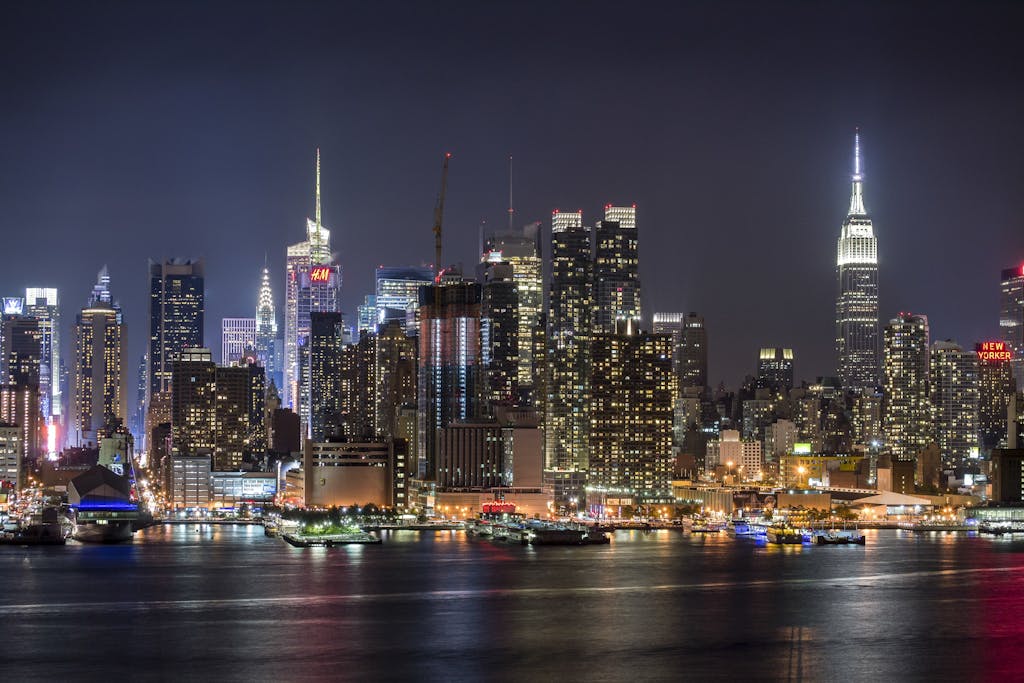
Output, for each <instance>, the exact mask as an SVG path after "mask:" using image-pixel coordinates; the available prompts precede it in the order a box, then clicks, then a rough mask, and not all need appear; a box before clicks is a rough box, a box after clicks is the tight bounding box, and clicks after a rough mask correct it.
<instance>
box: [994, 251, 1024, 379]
mask: <svg viewBox="0 0 1024 683" xmlns="http://www.w3.org/2000/svg"><path fill="white" fill-rule="evenodd" d="M1000 281H1001V282H1000V301H999V332H1000V335H1001V338H1002V340H1003V341H1004V342H1006V344H1007V346H1009V347H1010V348H1009V350H1010V351H1011V352H1012V353H1013V358H1012V359H1011V360H1010V367H1011V369H1012V372H1013V376H1014V379H1015V381H1016V382H1017V386H1024V265H1021V266H1018V267H1017V268H1008V269H1006V270H1004V271H1003V272H1002V274H1001V277H1000Z"/></svg>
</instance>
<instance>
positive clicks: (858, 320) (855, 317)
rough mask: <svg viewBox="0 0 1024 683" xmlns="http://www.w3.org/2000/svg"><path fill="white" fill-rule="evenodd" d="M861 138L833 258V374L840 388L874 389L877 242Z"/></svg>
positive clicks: (856, 150) (857, 142) (876, 369)
mask: <svg viewBox="0 0 1024 683" xmlns="http://www.w3.org/2000/svg"><path fill="white" fill-rule="evenodd" d="M863 180H864V178H863V175H862V173H861V160H860V133H857V134H856V135H855V136H854V150H853V189H852V192H851V195H850V209H849V211H848V212H847V214H846V220H845V221H843V228H842V231H841V233H840V235H839V244H838V250H837V251H838V254H837V259H836V276H837V282H838V295H837V297H836V354H837V357H838V368H837V374H838V376H839V380H840V382H841V384H842V386H843V388H845V389H853V390H858V391H860V390H871V389H874V388H875V387H876V386H877V385H878V241H877V239H876V238H875V232H874V227H873V225H872V223H871V218H870V217H869V216H868V213H867V210H866V209H865V208H864V192H863Z"/></svg>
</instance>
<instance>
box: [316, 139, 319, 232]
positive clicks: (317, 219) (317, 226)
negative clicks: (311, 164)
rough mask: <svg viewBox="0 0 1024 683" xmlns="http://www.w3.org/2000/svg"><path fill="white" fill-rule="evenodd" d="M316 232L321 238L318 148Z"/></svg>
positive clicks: (317, 160) (317, 159)
mask: <svg viewBox="0 0 1024 683" xmlns="http://www.w3.org/2000/svg"><path fill="white" fill-rule="evenodd" d="M316 231H317V239H319V236H320V148H319V147H317V148H316Z"/></svg>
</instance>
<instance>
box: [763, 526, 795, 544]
mask: <svg viewBox="0 0 1024 683" xmlns="http://www.w3.org/2000/svg"><path fill="white" fill-rule="evenodd" d="M765 533H766V535H767V536H768V542H769V543H776V544H779V545H783V544H785V545H800V544H802V543H803V542H804V532H803V531H802V530H800V529H794V528H793V527H791V526H770V527H768V530H767V531H766V532H765Z"/></svg>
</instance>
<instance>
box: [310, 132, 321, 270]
mask: <svg viewBox="0 0 1024 683" xmlns="http://www.w3.org/2000/svg"><path fill="white" fill-rule="evenodd" d="M311 256H312V257H313V260H314V261H316V262H319V258H320V148H319V147H317V148H316V232H315V233H314V234H313V249H312V254H311Z"/></svg>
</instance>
